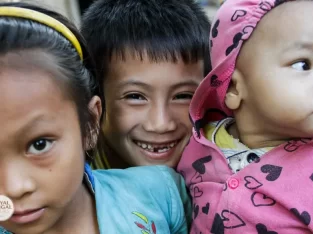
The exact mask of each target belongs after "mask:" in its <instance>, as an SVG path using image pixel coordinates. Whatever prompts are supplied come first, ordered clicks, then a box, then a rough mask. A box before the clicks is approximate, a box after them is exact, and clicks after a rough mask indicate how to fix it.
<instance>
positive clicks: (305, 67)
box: [291, 60, 311, 71]
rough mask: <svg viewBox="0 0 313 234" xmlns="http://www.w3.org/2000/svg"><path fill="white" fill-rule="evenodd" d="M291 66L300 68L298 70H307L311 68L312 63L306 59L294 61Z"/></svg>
mask: <svg viewBox="0 0 313 234" xmlns="http://www.w3.org/2000/svg"><path fill="white" fill-rule="evenodd" d="M291 67H292V68H293V69H296V70H298V71H307V70H310V69H311V65H310V63H309V62H308V61H306V60H303V61H299V62H296V63H293V64H291Z"/></svg>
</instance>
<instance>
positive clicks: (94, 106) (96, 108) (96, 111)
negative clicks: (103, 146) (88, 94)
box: [85, 96, 102, 150]
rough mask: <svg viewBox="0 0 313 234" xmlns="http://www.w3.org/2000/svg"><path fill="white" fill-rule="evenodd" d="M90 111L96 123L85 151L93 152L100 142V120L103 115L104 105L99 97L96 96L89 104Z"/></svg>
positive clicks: (91, 130)
mask: <svg viewBox="0 0 313 234" xmlns="http://www.w3.org/2000/svg"><path fill="white" fill-rule="evenodd" d="M88 109H89V111H90V112H91V113H92V115H93V117H94V118H95V119H94V121H95V123H94V124H93V125H94V126H92V127H93V128H91V129H90V133H89V136H88V137H87V139H86V146H85V150H91V149H93V148H94V147H95V146H96V144H97V140H98V135H99V131H100V127H99V126H100V119H101V114H102V105H101V99H100V98H99V97H98V96H94V97H93V98H92V99H91V100H90V102H89V104H88Z"/></svg>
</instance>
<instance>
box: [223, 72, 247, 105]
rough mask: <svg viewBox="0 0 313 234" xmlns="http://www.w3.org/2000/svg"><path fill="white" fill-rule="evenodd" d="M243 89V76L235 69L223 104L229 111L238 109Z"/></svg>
mask: <svg viewBox="0 0 313 234" xmlns="http://www.w3.org/2000/svg"><path fill="white" fill-rule="evenodd" d="M244 87H245V85H244V76H243V74H242V73H241V72H240V71H239V70H238V69H235V71H234V73H233V75H232V79H231V82H230V85H229V87H228V90H227V92H226V98H225V104H226V106H227V107H228V108H229V109H231V110H237V109H239V107H240V105H241V102H242V98H243V94H244V92H245V90H244V89H245V88H244Z"/></svg>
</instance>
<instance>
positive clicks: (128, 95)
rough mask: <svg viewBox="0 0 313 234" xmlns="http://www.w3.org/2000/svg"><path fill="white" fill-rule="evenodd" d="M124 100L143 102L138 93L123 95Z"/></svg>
mask: <svg viewBox="0 0 313 234" xmlns="http://www.w3.org/2000/svg"><path fill="white" fill-rule="evenodd" d="M124 98H125V99H135V100H145V98H144V97H143V96H142V95H141V94H138V93H130V94H127V95H125V97H124Z"/></svg>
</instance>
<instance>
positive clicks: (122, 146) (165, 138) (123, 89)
mask: <svg viewBox="0 0 313 234" xmlns="http://www.w3.org/2000/svg"><path fill="white" fill-rule="evenodd" d="M109 67H110V70H109V72H108V78H107V80H106V82H105V85H104V87H105V102H106V103H105V107H106V110H105V116H104V121H103V126H102V127H103V130H104V134H105V137H106V139H107V141H108V142H109V145H110V147H111V148H113V150H114V152H115V153H116V154H117V155H118V156H119V157H122V158H123V159H124V160H125V161H126V162H127V163H129V164H130V165H132V166H135V165H153V164H166V165H168V166H171V167H175V166H176V165H177V162H178V161H179V159H180V156H181V154H182V151H183V149H184V147H185V145H186V143H187V141H188V139H189V137H190V135H191V128H192V126H191V123H190V120H189V117H188V109H189V103H190V100H191V98H192V96H193V93H194V92H195V90H196V88H197V86H198V84H199V83H200V81H201V80H202V78H203V61H199V62H198V63H192V64H184V63H183V62H182V61H178V62H177V63H173V62H171V61H166V62H158V63H156V62H151V61H149V59H147V58H145V57H144V58H143V60H140V58H136V57H134V56H133V55H130V54H127V56H126V58H125V60H124V61H123V60H121V59H118V58H113V59H112V61H111V63H110V66H109Z"/></svg>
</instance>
